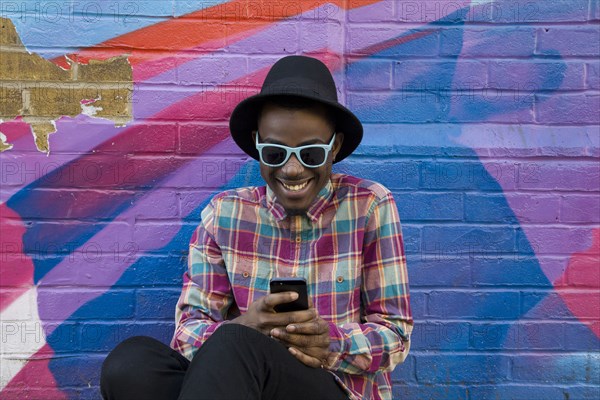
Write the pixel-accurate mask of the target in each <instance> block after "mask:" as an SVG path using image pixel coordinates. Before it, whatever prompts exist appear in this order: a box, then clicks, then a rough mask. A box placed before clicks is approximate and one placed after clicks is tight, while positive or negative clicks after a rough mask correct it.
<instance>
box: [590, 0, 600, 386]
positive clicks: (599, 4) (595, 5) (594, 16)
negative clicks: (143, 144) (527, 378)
mask: <svg viewBox="0 0 600 400" xmlns="http://www.w3.org/2000/svg"><path fill="white" fill-rule="evenodd" d="M590 20H591V21H598V20H600V1H599V0H591V2H590ZM599 391H600V389H599Z"/></svg>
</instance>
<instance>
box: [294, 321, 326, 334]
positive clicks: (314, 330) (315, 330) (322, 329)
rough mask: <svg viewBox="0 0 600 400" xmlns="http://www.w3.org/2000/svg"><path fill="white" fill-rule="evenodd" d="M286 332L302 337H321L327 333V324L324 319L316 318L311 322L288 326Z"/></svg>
mask: <svg viewBox="0 0 600 400" xmlns="http://www.w3.org/2000/svg"><path fill="white" fill-rule="evenodd" d="M286 331H287V332H290V333H295V334H302V335H322V334H324V333H329V324H328V323H327V321H325V320H324V319H322V318H317V319H314V320H312V321H307V322H301V323H291V324H288V325H287V326H286Z"/></svg>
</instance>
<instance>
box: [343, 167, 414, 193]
mask: <svg viewBox="0 0 600 400" xmlns="http://www.w3.org/2000/svg"><path fill="white" fill-rule="evenodd" d="M415 168H418V167H417V165H416V162H414V161H413V162H397V161H389V162H386V163H381V162H378V161H377V160H368V161H366V160H365V161H363V160H361V161H357V162H354V163H352V164H347V165H346V166H345V168H344V169H342V168H341V167H340V168H338V171H339V172H344V173H351V174H353V175H356V176H360V177H361V178H364V179H370V180H374V181H376V182H379V183H381V184H382V185H384V186H385V187H387V188H388V189H390V190H395V189H401V190H406V189H416V188H417V187H418V185H419V175H418V170H417V171H415Z"/></svg>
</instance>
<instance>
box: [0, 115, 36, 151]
mask: <svg viewBox="0 0 600 400" xmlns="http://www.w3.org/2000/svg"><path fill="white" fill-rule="evenodd" d="M0 132H2V133H3V134H4V135H6V141H7V142H8V143H10V144H14V143H15V142H16V141H17V140H19V139H21V138H22V137H26V136H29V138H30V139H31V140H32V141H33V140H34V139H33V134H32V133H31V127H30V126H29V124H28V123H27V122H24V121H23V120H22V119H21V117H17V118H15V119H14V120H12V121H6V122H3V123H1V124H0ZM13 150H14V149H13ZM9 151H10V150H9Z"/></svg>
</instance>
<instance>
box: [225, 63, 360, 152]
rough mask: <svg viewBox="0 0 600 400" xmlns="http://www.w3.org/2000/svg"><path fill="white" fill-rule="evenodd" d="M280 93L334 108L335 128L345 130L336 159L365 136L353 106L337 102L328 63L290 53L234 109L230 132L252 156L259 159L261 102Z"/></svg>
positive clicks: (350, 150)
mask: <svg viewBox="0 0 600 400" xmlns="http://www.w3.org/2000/svg"><path fill="white" fill-rule="evenodd" d="M279 96H294V97H302V98H305V99H310V100H314V101H316V102H318V103H321V104H324V105H326V106H328V107H329V108H330V109H331V110H332V111H333V113H334V115H335V121H336V126H335V130H336V132H342V133H343V134H344V141H343V143H342V148H341V149H340V152H339V153H338V155H337V157H336V159H335V161H334V162H338V161H341V160H343V159H344V158H346V157H347V156H349V155H350V154H351V153H352V152H353V151H354V149H356V147H357V146H358V145H359V143H360V141H361V139H362V136H363V127H362V124H361V123H360V121H359V120H358V118H357V117H356V116H355V115H354V114H353V113H352V112H351V111H350V110H348V109H347V108H346V107H344V106H343V105H341V104H340V103H339V102H338V99H337V91H336V88H335V82H334V81H333V77H332V76H331V72H329V69H327V66H325V64H323V63H322V62H321V61H320V60H317V59H316V58H312V57H306V56H287V57H284V58H282V59H280V60H279V61H277V62H276V63H275V64H273V66H272V67H271V69H270V70H269V73H268V74H267V77H266V78H265V81H264V83H263V85H262V89H261V91H260V93H259V94H257V95H254V96H251V97H248V98H247V99H245V100H242V101H241V102H240V103H239V104H238V105H237V106H236V107H235V109H234V110H233V112H232V113H231V117H230V119H229V130H230V131H231V136H232V137H233V140H234V141H235V142H236V143H237V145H238V146H239V147H240V148H241V149H242V150H244V152H245V153H246V154H248V155H249V156H250V157H252V158H254V159H255V160H259V157H258V152H257V151H256V147H255V145H254V141H253V140H252V134H251V133H252V131H254V130H256V129H257V124H258V115H259V112H260V110H261V107H262V104H263V103H264V102H265V101H266V100H269V99H273V98H275V97H279Z"/></svg>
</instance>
